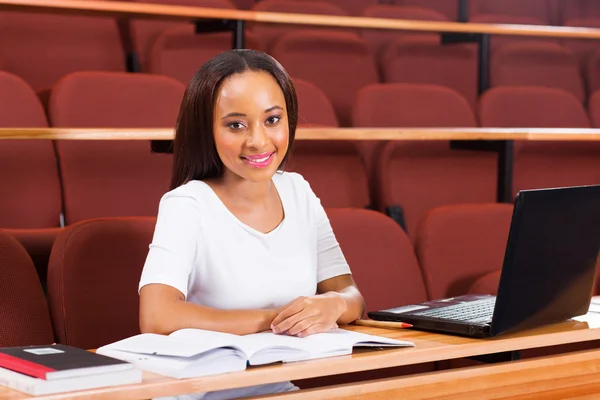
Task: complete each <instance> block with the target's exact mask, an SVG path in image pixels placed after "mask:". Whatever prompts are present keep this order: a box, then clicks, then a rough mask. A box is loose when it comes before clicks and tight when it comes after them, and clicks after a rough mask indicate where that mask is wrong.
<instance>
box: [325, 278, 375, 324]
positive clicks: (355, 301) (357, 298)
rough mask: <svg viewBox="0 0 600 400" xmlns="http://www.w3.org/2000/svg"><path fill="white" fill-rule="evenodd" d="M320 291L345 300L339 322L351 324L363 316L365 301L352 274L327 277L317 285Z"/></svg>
mask: <svg viewBox="0 0 600 400" xmlns="http://www.w3.org/2000/svg"><path fill="white" fill-rule="evenodd" d="M317 291H318V293H322V294H323V296H329V297H332V298H339V299H341V300H342V301H343V309H344V311H343V312H342V314H341V315H340V316H339V317H338V319H337V323H338V324H349V323H351V322H354V321H356V320H357V319H359V318H360V317H362V315H363V313H364V311H365V301H364V299H363V296H362V294H360V292H359V291H358V288H357V287H356V284H355V283H354V279H352V275H349V274H346V275H339V276H336V277H333V278H330V279H326V280H324V281H322V282H320V283H319V284H318V285H317Z"/></svg>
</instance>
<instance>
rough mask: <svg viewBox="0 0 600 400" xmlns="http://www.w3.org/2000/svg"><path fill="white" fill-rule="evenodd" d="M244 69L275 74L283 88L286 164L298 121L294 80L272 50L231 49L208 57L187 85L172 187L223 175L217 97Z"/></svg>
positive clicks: (175, 153)
mask: <svg viewBox="0 0 600 400" xmlns="http://www.w3.org/2000/svg"><path fill="white" fill-rule="evenodd" d="M244 71H264V72H267V73H269V74H271V76H273V78H274V79H275V81H277V84H278V85H279V87H280V88H281V90H282V91H283V96H284V98H285V106H286V109H287V117H288V125H289V135H290V136H289V147H288V151H287V153H286V155H285V156H284V158H283V160H282V162H281V165H280V166H279V167H280V168H281V167H282V166H284V165H285V162H286V161H287V158H288V155H289V154H290V149H291V148H292V144H293V143H294V136H295V134H296V125H297V124H298V102H297V99H296V90H295V88H294V84H293V83H292V80H291V79H290V77H289V75H288V74H287V72H286V71H285V69H284V68H283V67H282V66H281V64H279V62H277V60H275V59H274V58H273V57H271V56H269V55H268V54H265V53H262V52H260V51H256V50H229V51H226V52H224V53H221V54H219V55H217V56H215V57H214V58H212V59H210V60H209V61H207V62H206V63H205V64H204V65H203V66H202V68H200V70H199V71H198V72H196V74H195V75H194V77H193V78H192V80H191V81H190V83H189V84H188V86H187V89H186V91H185V94H184V96H183V100H182V102H181V108H180V109H179V116H178V117H177V124H176V126H175V143H174V149H173V177H172V179H171V189H175V188H177V187H179V186H181V185H183V184H185V183H187V182H189V181H191V180H203V179H211V178H219V177H221V176H222V175H223V171H224V166H223V162H222V161H221V159H220V158H219V154H218V153H217V149H216V147H215V138H214V134H213V117H214V110H215V101H216V98H217V95H218V93H219V89H220V87H221V84H222V83H223V81H224V80H225V79H226V78H227V77H229V76H231V75H234V74H239V73H242V72H244Z"/></svg>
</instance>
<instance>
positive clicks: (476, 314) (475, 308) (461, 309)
mask: <svg viewBox="0 0 600 400" xmlns="http://www.w3.org/2000/svg"><path fill="white" fill-rule="evenodd" d="M495 303H496V297H490V298H486V299H482V300H476V301H469V302H466V303H459V304H454V305H451V306H447V307H440V308H430V309H428V310H423V311H418V312H414V313H411V314H412V315H423V316H426V317H432V318H441V319H449V320H454V321H468V322H476V323H489V322H492V316H493V314H494V304H495Z"/></svg>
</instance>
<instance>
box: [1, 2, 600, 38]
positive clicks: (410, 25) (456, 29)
mask: <svg viewBox="0 0 600 400" xmlns="http://www.w3.org/2000/svg"><path fill="white" fill-rule="evenodd" d="M0 10H7V11H25V12H49V13H61V14H77V15H91V16H102V17H125V18H144V19H163V20H183V21H196V20H199V19H228V20H238V21H253V22H264V23H277V24H289V25H315V26H337V27H349V28H367V29H391V30H409V31H426V32H448V33H479V34H489V35H512V36H534V37H555V38H579V39H598V38H600V29H596V28H581V27H565V26H537V25H514V24H478V23H469V24H465V23H462V22H439V21H414V20H400V19H388V18H365V17H345V16H328V15H313V14H291V13H273V12H264V11H244V10H226V9H217V8H203V7H188V6H174V5H164V4H146V3H130V2H123V1H100V0H52V1H48V0H0Z"/></svg>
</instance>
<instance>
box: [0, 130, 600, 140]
mask: <svg viewBox="0 0 600 400" xmlns="http://www.w3.org/2000/svg"><path fill="white" fill-rule="evenodd" d="M173 135H174V131H173V129H160V128H157V129H150V128H147V129H146V128H143V129H127V128H125V129H119V128H94V129H84V128H0V140H2V139H18V140H25V139H46V140H172V139H173ZM296 139H298V140H542V141H545V140H558V141H560V140H565V141H598V140H600V129H562V128H549V129H546V128H507V129H502V128H439V129H438V128H298V130H297V131H296Z"/></svg>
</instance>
